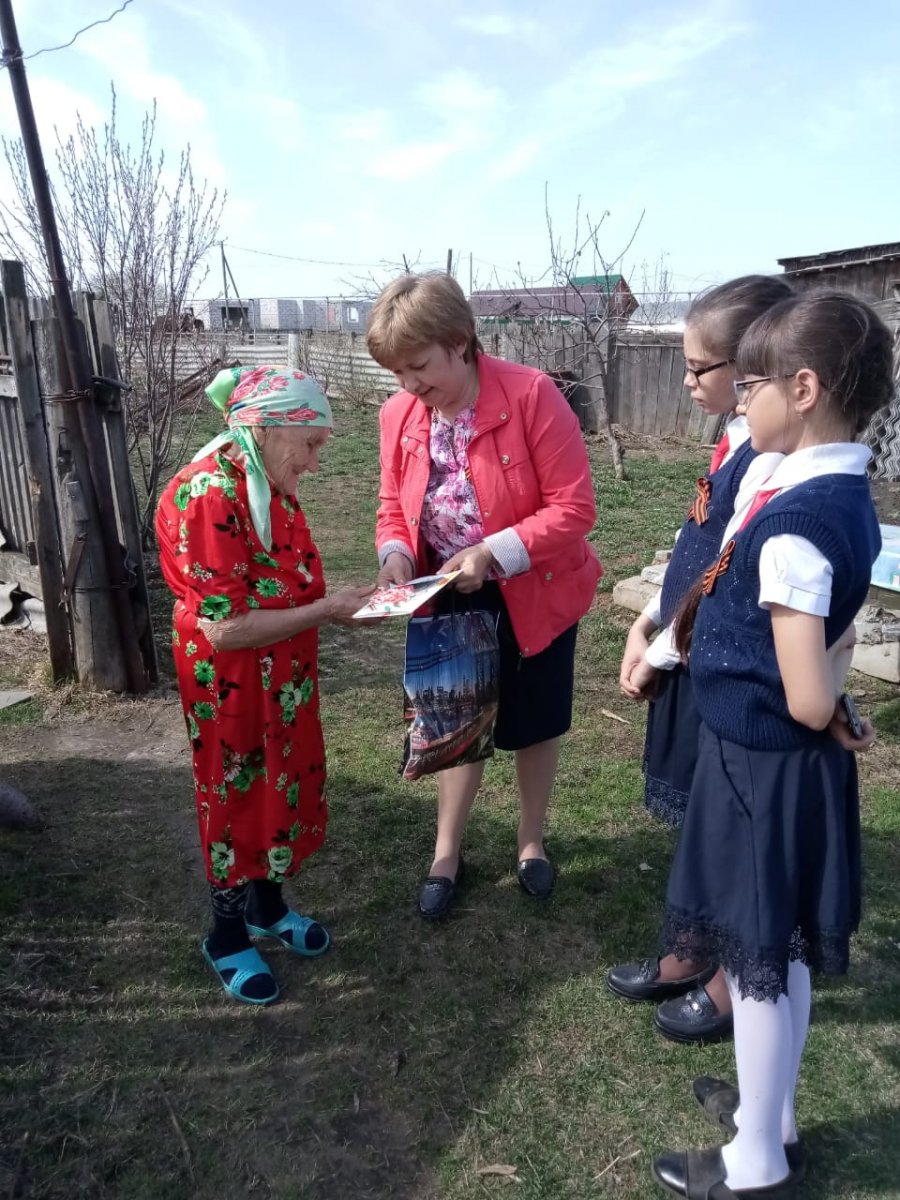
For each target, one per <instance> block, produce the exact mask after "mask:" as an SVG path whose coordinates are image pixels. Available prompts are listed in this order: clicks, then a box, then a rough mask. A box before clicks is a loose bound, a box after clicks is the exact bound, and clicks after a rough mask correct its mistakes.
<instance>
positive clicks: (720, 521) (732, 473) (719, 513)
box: [659, 441, 756, 625]
mask: <svg viewBox="0 0 900 1200" xmlns="http://www.w3.org/2000/svg"><path fill="white" fill-rule="evenodd" d="M755 457H756V452H755V451H754V450H753V449H752V447H751V446H750V442H749V441H746V442H744V444H743V445H742V446H740V447H738V449H737V450H736V451H735V452H734V454H733V455H732V456H731V458H729V460H728V462H727V463H726V464H725V465H724V467H720V468H719V470H718V471H716V473H715V474H714V475H710V477H709V478H708V479H706V478H703V479H699V480H698V481H697V489H698V495H697V499H696V500H695V501H694V505H693V507H692V509H691V513H692V515H691V516H690V517H688V519H687V520H686V521H685V523H684V524H683V525H682V527H681V532H680V533H679V535H678V540H677V541H676V542H675V548H674V550H673V551H672V557H671V558H670V559H669V564H668V566H667V567H666V573H665V576H664V577H663V586H662V592H661V594H660V598H659V603H660V609H661V612H662V623H663V625H669V624H671V622H672V619H673V618H674V616H675V614H676V613H677V612H678V606H679V605H680V604H681V601H682V600H683V599H684V597H685V596H686V595H687V593H688V592H689V591H690V590H691V587H692V585H693V584H694V582H695V581H696V580H697V579H699V577H700V576H701V575H702V574H703V572H704V571H705V570H706V568H707V567H708V566H709V564H710V563H711V562H714V561H715V560H716V559H717V558H718V557H719V548H720V547H721V544H722V536H723V534H724V533H725V526H726V525H727V524H728V522H729V521H730V520H731V518H732V516H733V515H734V505H735V501H736V500H737V494H738V489H739V488H740V486H741V480H742V479H743V478H744V476H745V475H746V474H747V468H748V467H749V466H750V463H751V462H752V461H753V459H754V458H755ZM704 491H707V492H708V499H706V502H705V509H706V511H705V512H703V511H702V510H703V508H704V501H703V498H702V493H703V492H704ZM698 507H699V509H700V510H701V511H700V512H698ZM698 516H699V517H705V519H704V520H702V521H700V520H698V519H697V517H698Z"/></svg>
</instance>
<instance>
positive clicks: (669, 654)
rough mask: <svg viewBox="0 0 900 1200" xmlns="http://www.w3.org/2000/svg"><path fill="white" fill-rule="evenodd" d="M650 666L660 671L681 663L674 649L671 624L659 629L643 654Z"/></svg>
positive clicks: (670, 669)
mask: <svg viewBox="0 0 900 1200" xmlns="http://www.w3.org/2000/svg"><path fill="white" fill-rule="evenodd" d="M644 658H645V659H646V660H647V662H648V663H649V664H650V666H651V667H656V668H657V669H658V670H660V671H672V670H674V669H675V667H677V666H678V665H679V664H680V663H681V655H680V654H679V653H678V651H677V650H676V649H675V630H674V628H673V627H672V626H671V625H667V626H666V627H665V629H661V630H660V631H659V633H658V634H657V635H656V637H655V638H654V639H653V641H652V642H651V643H650V645H649V646H648V647H647V650H646V652H645V654H644Z"/></svg>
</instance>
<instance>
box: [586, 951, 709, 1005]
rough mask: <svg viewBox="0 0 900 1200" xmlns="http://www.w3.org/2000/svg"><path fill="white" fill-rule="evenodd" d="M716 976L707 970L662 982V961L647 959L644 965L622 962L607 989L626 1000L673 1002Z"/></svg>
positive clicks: (613, 969)
mask: <svg viewBox="0 0 900 1200" xmlns="http://www.w3.org/2000/svg"><path fill="white" fill-rule="evenodd" d="M715 973H716V968H715V967H704V968H703V970H702V971H699V972H698V973H697V974H696V975H687V976H685V977H684V979H669V980H666V981H665V982H663V981H662V980H661V979H659V978H658V976H659V959H658V958H645V959H643V960H642V961H641V962H632V963H621V964H620V965H619V966H618V967H613V968H612V970H611V971H609V972H608V974H607V976H606V986H607V987H608V988H609V990H610V991H611V992H612V993H613V994H614V995H616V996H620V997H621V998H622V999H623V1000H652V1001H653V1003H654V1004H658V1003H659V1002H660V1000H671V999H672V998H673V997H674V996H683V995H684V993H685V992H689V991H691V989H692V988H695V987H698V986H699V985H700V984H704V983H709V981H710V979H712V977H713V975H715Z"/></svg>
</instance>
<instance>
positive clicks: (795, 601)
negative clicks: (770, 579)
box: [759, 583, 831, 617]
mask: <svg viewBox="0 0 900 1200" xmlns="http://www.w3.org/2000/svg"><path fill="white" fill-rule="evenodd" d="M773 604H781V605H783V606H784V607H785V608H792V609H794V610H795V611H796V612H802V613H806V614H807V615H808V616H811V617H827V616H828V615H829V614H830V612H831V596H821V595H819V594H818V593H816V592H805V591H804V590H803V589H802V588H796V587H791V585H790V584H788V583H778V584H775V583H772V584H769V586H768V587H766V588H765V590H764V591H763V590H762V589H761V590H760V594H759V607H760V608H771V606H772V605H773Z"/></svg>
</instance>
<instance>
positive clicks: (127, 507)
mask: <svg viewBox="0 0 900 1200" xmlns="http://www.w3.org/2000/svg"><path fill="white" fill-rule="evenodd" d="M75 303H76V307H77V309H78V312H79V315H80V316H81V320H82V323H83V325H84V330H85V334H86V336H87V340H88V353H89V354H90V358H91V361H92V363H93V366H94V373H95V374H96V375H98V376H100V377H101V378H103V379H109V380H110V381H111V382H113V383H114V382H119V381H121V378H122V375H121V372H120V370H119V360H118V357H117V355H116V342H115V337H114V336H113V331H112V321H111V320H110V316H109V305H108V304H107V302H106V301H105V300H99V299H97V298H96V297H94V296H93V295H92V294H91V293H89V292H79V293H78V294H77V295H76V297H75ZM101 395H102V397H103V399H104V401H105V404H104V406H103V408H102V409H101V415H102V419H103V425H104V429H105V432H106V445H107V450H108V453H109V467H110V475H111V478H112V485H113V500H114V502H115V505H116V515H117V517H118V522H119V536H120V537H121V539H122V542H123V544H124V546H125V552H126V555H127V559H128V568H129V570H130V571H131V572H132V573H133V574H134V583H133V585H132V587H131V589H130V596H131V606H132V610H133V611H134V624H135V631H136V633H137V636H138V641H139V643H140V648H141V657H142V658H143V660H144V666H145V667H146V669H147V675H148V677H149V679H150V680H151V682H153V683H156V682H157V681H158V679H159V662H158V660H157V657H156V642H155V641H154V639H153V623H152V621H151V619H150V592H149V589H148V587H147V573H146V570H145V567H144V551H143V547H142V545H141V518H140V512H139V509H138V502H137V494H136V492H135V490H134V476H133V475H132V473H131V460H130V458H129V456H128V435H127V433H126V431H125V410H124V406H123V404H122V393H121V389H120V388H117V387H109V388H104V389H103V390H102V392H101Z"/></svg>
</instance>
